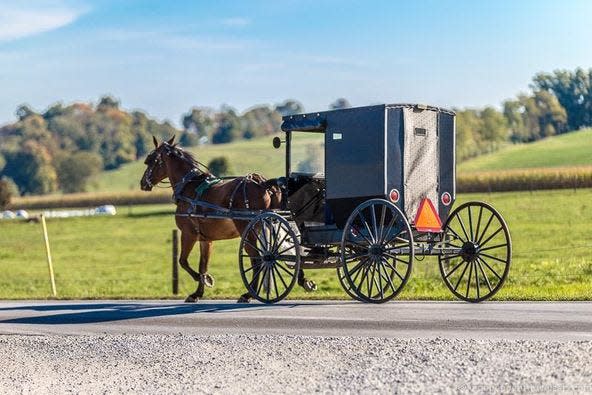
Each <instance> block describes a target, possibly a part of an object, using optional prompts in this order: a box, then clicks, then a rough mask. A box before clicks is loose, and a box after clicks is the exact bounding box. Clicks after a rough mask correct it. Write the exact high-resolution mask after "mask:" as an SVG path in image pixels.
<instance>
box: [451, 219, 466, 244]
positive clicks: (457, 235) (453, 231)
mask: <svg viewBox="0 0 592 395" xmlns="http://www.w3.org/2000/svg"><path fill="white" fill-rule="evenodd" d="M451 222H452V221H451ZM448 230H449V231H451V232H452V233H453V234H454V235H455V236H456V239H457V240H460V241H462V240H463V238H462V237H461V236H460V235H459V234H458V233H456V231H455V230H454V229H452V223H451V224H450V225H448ZM465 241H466V240H465Z"/></svg>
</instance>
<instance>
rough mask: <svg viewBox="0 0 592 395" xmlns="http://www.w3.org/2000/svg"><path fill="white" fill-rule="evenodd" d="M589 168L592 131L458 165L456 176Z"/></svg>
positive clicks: (563, 135) (480, 157)
mask: <svg viewBox="0 0 592 395" xmlns="http://www.w3.org/2000/svg"><path fill="white" fill-rule="evenodd" d="M589 165H592V129H585V130H581V131H577V132H572V133H567V134H562V135H559V136H554V137H549V138H546V139H543V140H540V141H537V142H534V143H530V144H517V145H510V146H508V147H506V148H503V149H501V150H500V151H497V152H495V153H492V154H487V155H482V156H478V157H476V158H474V159H471V160H468V161H466V162H462V163H460V164H459V165H458V168H457V170H458V173H459V174H461V175H462V174H465V173H472V172H481V171H492V170H510V169H528V168H543V167H570V166H589Z"/></svg>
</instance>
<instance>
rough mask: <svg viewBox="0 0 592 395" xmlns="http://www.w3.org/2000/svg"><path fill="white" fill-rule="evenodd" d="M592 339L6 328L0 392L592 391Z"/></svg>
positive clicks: (0, 339) (1, 338)
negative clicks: (11, 331) (30, 332)
mask: <svg viewBox="0 0 592 395" xmlns="http://www.w3.org/2000/svg"><path fill="white" fill-rule="evenodd" d="M591 352H592V342H591V341H561V342H556V341H547V340H511V341H510V340H493V341H492V340H472V339H462V340H455V339H445V338H431V339H426V338H422V339H394V338H390V339H389V338H376V337H350V336H347V337H326V336H323V337H313V336H277V335H246V334H243V335H240V334H238V335H237V334H233V335H230V334H228V335H217V336H195V335H187V334H181V333H178V334H166V335H153V334H116V335H113V334H104V335H78V336H66V335H51V336H37V335H35V336H26V335H1V336H0V353H1V355H2V356H3V357H2V359H1V360H0V392H1V393H9V394H10V393H52V394H59V393H71V392H75V393H92V394H94V393H122V392H124V393H129V392H132V393H140V392H142V393H166V394H169V393H220V394H235V393H254V392H263V393H286V392H287V393H310V392H340V393H341V392H346V393H347V392H350V393H359V392H362V393H374V392H379V393H418V392H424V393H467V394H468V393H471V394H473V393H518V392H528V393H549V392H566V393H574V392H575V393H592V364H590V355H591Z"/></svg>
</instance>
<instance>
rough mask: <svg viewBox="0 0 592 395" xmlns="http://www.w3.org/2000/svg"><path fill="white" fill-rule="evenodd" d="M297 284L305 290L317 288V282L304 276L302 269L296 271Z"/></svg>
mask: <svg viewBox="0 0 592 395" xmlns="http://www.w3.org/2000/svg"><path fill="white" fill-rule="evenodd" d="M298 285H300V286H301V287H302V288H304V290H305V291H306V292H314V291H316V290H317V284H316V283H315V282H314V281H312V280H309V279H308V278H306V277H304V270H302V269H300V271H299V272H298Z"/></svg>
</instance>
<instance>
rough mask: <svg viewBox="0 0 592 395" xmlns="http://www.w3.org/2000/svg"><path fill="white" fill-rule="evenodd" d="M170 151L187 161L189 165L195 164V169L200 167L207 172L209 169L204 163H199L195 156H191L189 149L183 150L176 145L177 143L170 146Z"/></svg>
mask: <svg viewBox="0 0 592 395" xmlns="http://www.w3.org/2000/svg"><path fill="white" fill-rule="evenodd" d="M171 147H172V148H173V149H172V152H173V153H174V154H175V155H177V157H178V158H180V159H183V160H184V161H186V162H189V163H190V164H191V165H193V166H195V167H196V168H197V169H199V168H200V166H201V167H203V168H205V169H206V170H207V172H208V173H209V171H210V169H209V168H208V167H207V166H206V165H204V164H203V163H201V162H200V161H198V160H197V158H196V157H195V156H193V154H192V153H191V152H189V151H185V150H184V149H183V148H181V147H178V146H177V145H173V146H171Z"/></svg>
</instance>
